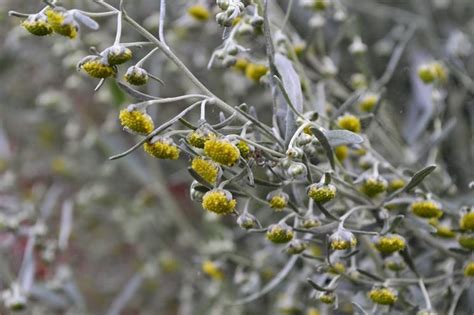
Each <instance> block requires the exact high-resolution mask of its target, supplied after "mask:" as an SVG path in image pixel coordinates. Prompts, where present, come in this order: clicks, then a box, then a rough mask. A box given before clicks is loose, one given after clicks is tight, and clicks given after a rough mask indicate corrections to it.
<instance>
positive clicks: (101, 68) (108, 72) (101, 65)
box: [77, 56, 117, 79]
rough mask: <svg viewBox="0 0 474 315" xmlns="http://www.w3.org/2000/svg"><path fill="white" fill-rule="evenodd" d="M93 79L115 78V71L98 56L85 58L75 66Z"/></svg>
mask: <svg viewBox="0 0 474 315" xmlns="http://www.w3.org/2000/svg"><path fill="white" fill-rule="evenodd" d="M77 67H78V68H81V69H82V70H84V71H85V72H86V73H87V74H88V75H90V76H91V77H93V78H98V79H105V78H108V77H112V76H115V75H116V73H117V70H116V69H115V67H112V66H110V65H109V64H108V63H107V61H105V60H104V58H102V57H100V56H86V57H84V58H83V59H82V60H81V61H80V62H79V63H78V65H77Z"/></svg>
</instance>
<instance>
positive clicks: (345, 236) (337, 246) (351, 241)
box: [329, 229, 357, 250]
mask: <svg viewBox="0 0 474 315" xmlns="http://www.w3.org/2000/svg"><path fill="white" fill-rule="evenodd" d="M329 244H330V245H331V249H332V250H346V249H349V248H353V247H355V246H356V245H357V239H356V237H355V236H354V234H352V233H351V232H349V231H347V230H345V229H338V230H337V231H336V232H334V233H333V234H332V235H331V236H330V237H329Z"/></svg>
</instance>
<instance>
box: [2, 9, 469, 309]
mask: <svg viewBox="0 0 474 315" xmlns="http://www.w3.org/2000/svg"><path fill="white" fill-rule="evenodd" d="M95 2H96V3H97V4H99V5H100V6H101V7H103V8H104V9H105V10H106V11H105V12H85V11H81V10H79V9H66V8H63V7H61V6H59V5H57V4H56V3H55V2H54V1H51V2H47V3H46V4H47V5H46V7H44V8H43V9H42V10H41V11H39V12H38V13H35V14H21V13H18V12H13V13H12V15H15V16H19V17H20V18H22V19H23V21H22V22H21V25H22V26H23V27H24V29H25V30H26V31H28V32H30V33H31V34H33V35H36V36H46V35H52V34H58V35H61V36H64V37H67V38H69V39H75V38H76V37H78V34H79V33H80V29H79V25H80V23H82V24H85V25H86V26H88V27H89V28H91V29H97V27H98V24H97V23H96V22H95V21H94V20H93V18H99V17H111V18H116V19H117V30H116V35H115V41H114V42H111V44H110V46H109V47H106V48H105V49H104V50H103V51H101V52H99V51H95V50H93V54H91V55H89V56H84V58H83V59H82V60H81V61H80V62H79V63H78V69H79V70H80V71H83V72H84V73H86V74H87V75H89V76H90V77H92V78H97V79H100V83H99V85H98V86H97V88H100V86H101V84H102V83H103V82H104V80H105V79H111V80H116V81H119V82H121V84H120V87H122V88H123V89H124V91H125V92H127V93H128V94H130V95H131V96H132V97H134V98H136V99H137V100H138V101H137V102H136V103H134V104H131V105H129V106H128V107H126V108H123V109H121V110H120V112H119V113H117V117H118V121H119V122H120V124H121V125H122V126H123V129H124V130H125V131H127V132H129V133H132V134H134V135H139V136H141V137H142V140H140V141H139V142H138V143H137V144H136V145H135V146H134V147H132V148H130V150H128V151H126V152H124V153H121V154H118V155H116V156H114V157H112V159H118V158H126V156H127V155H128V154H132V152H134V151H135V149H137V148H140V147H142V148H143V150H144V151H145V152H146V153H148V154H149V156H150V158H157V159H161V160H181V162H182V163H187V164H188V169H189V173H190V175H191V176H192V177H193V179H194V181H193V182H192V184H191V185H190V196H191V198H192V200H194V201H195V202H197V203H200V204H201V206H202V208H203V210H204V211H205V212H206V215H209V214H211V215H214V216H216V217H230V218H231V220H233V221H235V225H238V226H239V227H240V228H242V229H243V230H245V231H246V232H247V233H248V235H249V236H248V237H249V238H250V237H251V236H250V235H252V234H255V235H257V236H258V239H259V241H255V242H256V243H255V244H252V245H251V246H249V248H251V249H254V250H255V253H252V252H248V251H246V252H245V253H238V254H239V255H240V254H241V255H244V256H248V257H249V258H252V259H256V258H258V257H259V253H261V252H265V253H266V254H267V255H270V256H272V257H276V258H277V259H278V261H280V262H281V261H283V263H282V264H283V265H284V266H282V267H281V268H282V269H281V271H279V272H278V273H276V274H275V273H274V272H273V271H272V270H271V269H270V271H269V269H266V268H265V267H266V266H265V265H262V264H261V263H259V262H258V261H257V262H255V263H253V262H250V263H244V262H242V261H241V260H240V259H233V258H232V256H230V255H229V256H222V255H220V253H219V252H218V253H217V254H214V255H209V256H211V257H203V258H202V259H201V261H202V271H203V273H204V274H205V275H206V276H207V277H208V278H209V281H212V282H218V283H220V282H223V281H226V280H229V279H231V278H232V277H233V273H235V275H236V277H237V276H238V277H240V278H239V279H240V280H238V281H236V282H240V283H241V284H245V285H246V287H247V290H246V291H245V292H246V294H247V296H245V297H243V298H237V300H236V301H235V300H234V301H232V300H230V301H228V302H225V303H230V304H236V305H243V304H247V303H256V302H255V300H257V299H258V298H260V297H261V296H263V295H265V294H268V293H269V292H270V291H271V290H273V289H276V290H278V288H279V292H280V295H278V297H279V300H278V303H276V304H274V305H272V306H269V308H268V309H269V311H268V312H273V310H275V309H276V310H277V311H278V312H280V313H282V314H303V313H304V314H308V315H309V314H312V315H314V314H320V313H326V314H328V313H332V312H333V310H334V309H338V310H339V313H341V314H352V313H353V312H361V313H365V314H369V313H371V314H382V313H390V314H408V313H414V314H415V313H416V314H420V315H421V314H446V313H449V314H457V312H458V311H459V312H462V311H460V310H459V309H460V308H464V310H467V309H469V307H472V305H471V306H469V303H468V299H467V295H466V294H465V293H464V292H465V291H466V292H472V290H471V291H469V286H470V285H471V284H472V277H473V274H474V272H473V270H474V268H473V264H474V262H473V261H474V257H473V251H474V212H473V211H474V210H473V208H472V204H470V205H469V204H467V205H465V206H464V207H461V206H460V205H458V204H453V203H450V202H445V201H444V200H443V195H442V193H443V190H444V189H439V186H437V185H436V182H432V181H431V182H430V178H431V177H432V176H435V174H436V173H435V174H434V175H430V174H431V173H432V172H433V171H434V170H435V168H436V166H435V165H430V164H428V163H427V164H426V165H425V166H424V167H423V165H421V167H418V168H416V169H414V168H411V169H408V170H404V169H403V168H402V166H403V165H404V164H403V163H402V162H400V163H399V164H397V161H396V160H395V161H394V159H390V158H388V159H387V158H384V156H383V154H381V153H379V152H378V151H377V150H376V148H375V147H374V146H372V144H371V143H372V141H373V142H376V141H375V140H376V139H374V137H375V136H376V135H374V132H371V130H372V129H373V128H375V126H377V128H379V129H380V130H382V131H381V132H383V133H386V132H387V131H386V130H384V129H383V128H384V126H383V124H380V120H381V119H382V118H378V115H379V116H380V115H386V114H387V112H386V111H384V108H383V107H384V106H388V105H389V104H388V103H385V102H384V93H385V92H386V91H385V89H386V85H387V83H388V82H389V80H390V79H391V77H392V75H393V72H394V67H396V65H397V63H398V62H399V60H400V54H401V53H402V52H403V50H404V48H405V47H406V45H407V43H408V42H409V41H410V40H411V39H412V37H413V36H414V31H415V29H416V28H417V27H418V25H417V24H416V23H412V24H411V23H409V21H405V22H404V23H401V24H400V25H398V27H400V28H401V29H403V30H404V33H405V34H404V35H403V36H399V37H398V38H397V40H396V41H394V42H393V45H394V47H395V48H394V52H393V55H392V56H391V59H390V62H389V63H388V65H387V68H386V70H385V72H384V73H383V74H382V75H381V76H380V78H378V79H377V78H376V77H374V74H373V73H372V72H371V71H369V70H368V69H367V51H368V47H367V45H366V44H365V43H364V42H363V34H360V35H359V34H356V33H355V30H353V31H351V32H349V33H348V34H345V35H344V36H345V37H346V38H347V39H349V41H350V42H349V43H348V44H347V52H348V53H349V55H350V56H351V57H350V58H352V59H353V60H354V63H355V67H356V68H357V71H355V72H354V71H353V73H352V76H351V77H350V79H348V80H343V81H341V78H340V77H338V66H337V62H336V61H335V60H333V59H332V56H331V55H330V54H329V52H327V47H325V39H324V36H325V33H324V30H325V27H326V26H327V20H329V19H331V20H333V21H334V22H335V23H339V24H340V25H346V26H349V25H351V24H350V23H353V22H350V20H349V19H348V14H350V6H349V7H348V6H346V5H345V4H344V1H335V0H334V1H332V0H301V1H288V3H287V5H288V6H283V10H277V6H276V5H274V4H273V3H267V1H263V0H217V1H215V3H211V2H212V1H189V4H187V7H186V8H185V12H186V14H187V17H186V18H187V19H189V21H190V23H195V24H197V25H201V27H204V26H203V25H204V24H208V23H214V22H213V21H212V17H213V16H214V17H215V21H216V23H217V25H218V27H221V28H222V31H223V33H224V36H223V42H222V44H221V45H220V46H219V47H218V48H217V49H215V50H214V52H213V53H212V55H211V56H210V61H209V64H208V66H209V68H210V69H212V68H214V67H220V68H225V69H228V71H229V72H232V76H233V78H239V77H240V78H242V79H243V78H245V80H248V82H247V83H246V84H247V86H246V88H248V89H257V90H259V91H261V92H263V91H264V90H270V91H271V92H272V93H271V95H270V94H268V93H266V94H264V93H262V96H261V97H268V98H271V100H270V103H273V107H272V108H273V113H272V114H269V112H266V113H263V115H262V113H259V112H258V110H257V107H258V104H241V105H235V104H234V105H230V104H229V103H227V102H226V101H224V100H222V99H220V98H219V97H217V96H216V95H215V94H214V93H213V92H212V91H210V89H209V88H207V87H206V86H205V85H204V84H203V83H202V82H201V81H200V80H199V79H197V77H196V76H195V75H194V74H193V73H192V72H191V71H190V70H189V69H188V68H187V67H186V66H185V64H184V63H183V62H182V61H181V60H180V59H178V57H177V56H176V55H175V54H174V53H173V50H172V49H171V48H170V47H169V46H168V45H167V44H166V41H165V36H164V34H165V33H166V32H165V28H164V24H163V22H164V14H165V13H166V12H165V11H163V12H162V16H161V19H160V30H159V35H157V36H155V35H153V34H151V33H150V32H148V31H147V30H146V29H145V28H143V27H142V26H141V25H140V24H139V23H138V22H136V21H135V20H133V18H132V17H131V16H130V15H128V13H126V12H125V11H123V8H125V7H128V5H130V8H132V7H133V4H132V2H131V1H130V3H127V1H121V6H120V7H119V8H116V7H114V6H112V5H110V4H108V3H107V2H105V1H99V0H97V1H95ZM268 2H272V1H268ZM165 3H166V1H161V4H162V5H163V4H165ZM296 7H298V9H297V8H296ZM162 9H163V10H164V7H162ZM301 9H304V10H305V11H306V13H305V14H309V18H308V19H304V21H303V22H302V21H301V20H300V21H299V23H300V24H302V25H303V26H304V27H306V28H307V29H309V30H310V31H311V32H312V33H314V37H315V38H316V40H314V42H313V41H312V40H311V42H308V43H306V42H305V41H304V40H303V39H302V37H301V36H300V35H299V34H298V33H297V32H296V31H290V30H289V29H290V25H289V24H290V20H291V19H290V16H291V14H292V12H291V11H292V10H294V12H299V13H300V14H302V13H301V11H297V10H301ZM123 21H126V22H128V24H129V25H130V27H131V28H132V29H134V30H135V31H137V32H138V33H139V34H140V35H141V36H142V37H144V38H145V39H146V40H147V42H144V43H143V42H140V43H128V44H124V43H122V42H121V33H122V24H123V23H122V22H123ZM249 38H250V39H251V40H249ZM392 41H393V39H392ZM338 44H339V43H338ZM138 49H141V50H148V51H147V53H146V54H145V57H143V58H142V59H140V60H136V58H135V57H134V50H138ZM155 53H156V54H162V55H163V56H164V57H166V58H168V59H169V61H170V62H172V63H174V64H175V65H176V66H177V67H178V69H179V70H180V71H181V72H182V73H183V75H184V76H185V77H187V78H188V79H189V80H190V81H191V82H192V83H193V84H194V85H195V88H196V89H197V90H199V93H200V94H185V95H179V96H175V97H170V98H159V97H154V96H150V95H146V94H143V93H141V92H139V91H137V90H136V89H135V86H142V85H146V84H147V83H148V81H149V79H150V78H151V79H155V80H158V81H160V82H161V80H160V79H158V78H157V77H155V76H154V75H153V74H151V73H150V72H149V71H148V70H147V69H146V68H145V66H144V63H145V61H146V60H147V59H148V58H149V57H150V56H151V55H152V54H155ZM126 64H128V65H126ZM416 67H417V69H415V70H414V72H415V73H416V76H415V77H416V80H418V83H419V84H423V85H431V86H432V87H431V88H432V89H433V91H434V92H433V93H435V92H436V93H437V94H436V95H438V98H440V97H441V96H439V94H443V93H446V88H445V86H446V84H447V82H448V81H449V78H450V75H449V73H448V70H447V67H446V65H444V64H443V62H442V61H439V60H425V61H424V63H418V64H417V65H416ZM211 71H212V70H211ZM122 72H123V73H124V75H119V73H122ZM164 81H165V83H166V78H165V79H164ZM345 83H348V84H347V85H346V84H345ZM349 86H350V87H349ZM242 98H243V99H245V95H243V96H242ZM189 101H194V103H192V102H191V104H190V105H188V106H187V107H186V108H185V109H184V110H183V111H182V112H180V113H179V114H178V115H176V116H174V117H171V118H170V119H169V120H168V121H167V122H166V123H164V124H161V125H157V124H156V123H155V122H154V119H153V118H154V117H152V116H150V115H149V114H148V112H149V107H150V106H160V105H161V104H166V103H173V102H189ZM438 101H439V99H438ZM216 110H217V111H220V113H219V116H218V117H214V116H212V117H211V115H210V113H211V112H214V111H216ZM196 111H198V112H199V119H198V120H195V121H189V120H188V118H187V117H189V116H191V114H192V113H193V112H196ZM158 112H159V110H158ZM265 115H266V116H267V117H265ZM439 124H441V121H439ZM183 126H184V127H183ZM379 140H380V139H379ZM383 147H384V146H383V145H382V148H383ZM382 151H384V150H382ZM176 163H180V162H176ZM438 168H439V166H438ZM438 172H439V174H442V172H441V171H439V169H438ZM428 176H430V177H428ZM438 176H440V175H438ZM236 233H237V232H236ZM252 239H254V238H252ZM256 244H258V245H256ZM234 258H235V257H234ZM261 259H262V258H260V260H261ZM435 261H436V262H435ZM245 262H246V261H245ZM267 262H268V261H267ZM272 267H274V265H272ZM252 277H253V278H252ZM255 277H256V278H257V279H258V282H259V283H260V281H262V282H263V283H262V284H261V285H259V284H256V283H252V282H251V279H255ZM270 279H271V280H270ZM302 280H303V281H302ZM306 280H307V282H306ZM447 286H449V288H448V287H447ZM443 287H446V288H445V289H442V288H443ZM4 297H5V304H6V305H7V306H9V307H10V308H11V309H20V308H23V306H24V303H26V300H25V298H24V297H23V296H20V294H19V293H18V290H17V289H15V287H12V289H11V290H10V291H7V292H6V293H5V294H4ZM461 300H463V301H464V302H461ZM270 310H272V311H270ZM369 310H370V311H369ZM456 310H458V311H456ZM471 310H472V309H471ZM459 314H461V313H459ZM466 314H467V313H466Z"/></svg>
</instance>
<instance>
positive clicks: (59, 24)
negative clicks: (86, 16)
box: [45, 7, 79, 39]
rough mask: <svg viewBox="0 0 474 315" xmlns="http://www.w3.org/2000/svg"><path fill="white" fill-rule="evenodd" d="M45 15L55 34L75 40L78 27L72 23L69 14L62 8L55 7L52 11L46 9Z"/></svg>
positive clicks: (75, 23)
mask: <svg viewBox="0 0 474 315" xmlns="http://www.w3.org/2000/svg"><path fill="white" fill-rule="evenodd" d="M45 15H46V16H47V17H48V23H49V24H50V25H51V28H52V29H53V31H54V32H55V33H57V34H59V35H62V36H66V37H69V38H71V39H74V38H76V36H77V32H78V30H79V25H78V24H77V22H76V21H74V18H73V16H72V14H71V13H70V12H68V11H66V10H65V9H63V8H60V7H56V8H54V9H53V8H48V9H47V10H46V11H45Z"/></svg>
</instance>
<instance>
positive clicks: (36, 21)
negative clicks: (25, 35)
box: [21, 13, 53, 36]
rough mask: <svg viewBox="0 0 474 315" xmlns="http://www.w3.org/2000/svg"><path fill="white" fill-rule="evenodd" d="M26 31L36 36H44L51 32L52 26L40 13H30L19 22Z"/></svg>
mask: <svg viewBox="0 0 474 315" xmlns="http://www.w3.org/2000/svg"><path fill="white" fill-rule="evenodd" d="M21 26H23V27H24V28H25V29H26V30H27V31H28V32H30V33H31V34H33V35H36V36H46V35H49V34H51V33H52V32H53V28H52V27H51V25H50V24H49V23H48V19H47V17H46V16H45V15H44V14H42V13H38V14H31V15H30V16H28V18H27V19H26V20H25V21H23V23H21Z"/></svg>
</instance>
